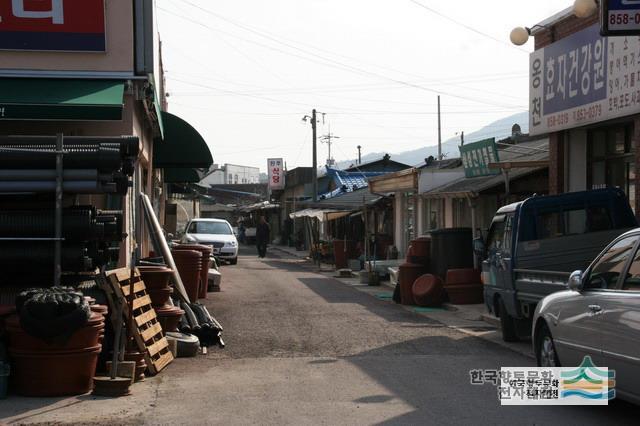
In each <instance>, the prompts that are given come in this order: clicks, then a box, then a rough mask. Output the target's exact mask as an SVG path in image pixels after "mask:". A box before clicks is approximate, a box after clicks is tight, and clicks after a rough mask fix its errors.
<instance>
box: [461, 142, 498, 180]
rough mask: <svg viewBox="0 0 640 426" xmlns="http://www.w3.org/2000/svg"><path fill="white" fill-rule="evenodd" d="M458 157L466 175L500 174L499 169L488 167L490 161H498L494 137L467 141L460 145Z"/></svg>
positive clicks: (469, 176)
mask: <svg viewBox="0 0 640 426" xmlns="http://www.w3.org/2000/svg"><path fill="white" fill-rule="evenodd" d="M460 158H462V166H463V167H464V174H465V176H466V177H468V178H471V177H478V176H490V175H497V174H500V170H493V169H490V168H489V164H490V163H497V162H499V161H500V160H499V158H498V150H497V148H496V140H495V138H491V139H485V140H482V141H479V142H474V143H469V144H465V145H462V146H461V147H460Z"/></svg>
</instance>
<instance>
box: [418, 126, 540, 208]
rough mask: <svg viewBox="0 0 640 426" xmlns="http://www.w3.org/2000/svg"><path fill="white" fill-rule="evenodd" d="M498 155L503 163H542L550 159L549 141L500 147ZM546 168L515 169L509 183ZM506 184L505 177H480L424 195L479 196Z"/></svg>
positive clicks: (500, 175)
mask: <svg viewBox="0 0 640 426" xmlns="http://www.w3.org/2000/svg"><path fill="white" fill-rule="evenodd" d="M499 148H500V149H499V152H498V155H499V157H500V161H501V162H507V161H509V162H513V163H517V162H518V161H542V160H548V159H549V152H548V148H549V140H548V139H543V140H536V141H532V142H525V143H520V144H515V145H510V146H506V147H505V146H500V147H499ZM544 168H545V167H527V168H514V169H511V170H510V171H509V181H513V180H515V179H518V178H521V177H524V176H526V175H528V174H530V173H533V172H536V171H538V170H542V169H544ZM502 184H504V175H503V174H502V173H501V174H499V175H493V176H479V177H473V178H466V177H465V178H461V179H458V180H456V181H454V182H451V183H448V184H446V185H443V186H440V187H438V188H434V189H432V190H431V191H428V192H426V193H424V194H422V195H424V196H426V197H432V198H436V197H443V196H447V195H455V194H458V195H463V194H470V195H473V194H477V193H479V192H482V191H486V190H488V189H491V188H493V187H495V186H498V185H502Z"/></svg>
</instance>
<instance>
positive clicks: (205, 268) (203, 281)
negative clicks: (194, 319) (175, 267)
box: [174, 244, 213, 301]
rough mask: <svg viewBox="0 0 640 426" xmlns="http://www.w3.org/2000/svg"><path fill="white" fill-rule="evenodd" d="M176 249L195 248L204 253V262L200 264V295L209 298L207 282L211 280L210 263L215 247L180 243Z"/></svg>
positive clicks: (202, 297) (201, 297)
mask: <svg viewBox="0 0 640 426" xmlns="http://www.w3.org/2000/svg"><path fill="white" fill-rule="evenodd" d="M174 250H195V251H199V252H200V253H202V263H201V265H200V284H199V286H198V297H199V298H200V299H206V298H207V283H208V281H209V265H210V264H211V260H210V259H211V254H212V253H213V248H212V247H211V246H205V245H203V244H180V245H178V246H176V247H175V248H174ZM194 301H195V300H194Z"/></svg>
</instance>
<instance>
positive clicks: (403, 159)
mask: <svg viewBox="0 0 640 426" xmlns="http://www.w3.org/2000/svg"><path fill="white" fill-rule="evenodd" d="M514 124H518V125H519V126H520V128H521V130H522V133H527V132H529V115H528V113H527V112H523V113H520V114H515V115H512V116H509V117H505V118H503V119H500V120H497V121H494V122H493V123H490V124H488V125H486V126H485V127H483V128H481V129H480V130H478V131H476V132H472V133H465V135H464V141H465V143H471V142H477V141H480V140H482V139H488V138H496V140H498V139H504V138H506V137H509V136H511V128H512V126H513V125H514ZM425 139H426V138H425ZM459 146H460V138H459V137H455V138H451V139H448V140H446V141H443V142H442V153H443V154H444V155H445V158H456V157H459V156H460V150H459V149H458V147H459ZM387 153H388V154H390V155H391V159H392V160H395V161H398V162H400V163H404V164H409V165H411V166H415V165H418V164H422V163H423V162H424V159H425V158H427V157H429V156H430V155H433V156H434V157H437V156H438V145H434V146H425V147H422V148H418V149H414V150H411V151H404V152H396V153H394V152H391V151H389V152H374V153H370V154H367V155H364V156H363V157H362V162H363V163H368V162H370V161H375V160H379V159H380V158H382V157H383V156H384V154H387ZM355 162H356V159H353V160H347V161H340V162H339V163H338V168H340V169H343V168H346V167H349V166H351V165H352V164H355Z"/></svg>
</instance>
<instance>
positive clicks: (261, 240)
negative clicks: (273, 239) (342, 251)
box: [256, 216, 271, 258]
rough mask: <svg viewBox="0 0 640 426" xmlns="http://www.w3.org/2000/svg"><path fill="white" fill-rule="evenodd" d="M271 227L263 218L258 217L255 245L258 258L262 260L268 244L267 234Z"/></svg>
mask: <svg viewBox="0 0 640 426" xmlns="http://www.w3.org/2000/svg"><path fill="white" fill-rule="evenodd" d="M270 233H271V227H270V226H269V224H268V223H267V220H266V219H265V218H264V216H260V223H258V227H257V228H256V245H257V246H258V257H260V258H264V257H265V256H266V255H267V244H269V234H270Z"/></svg>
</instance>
